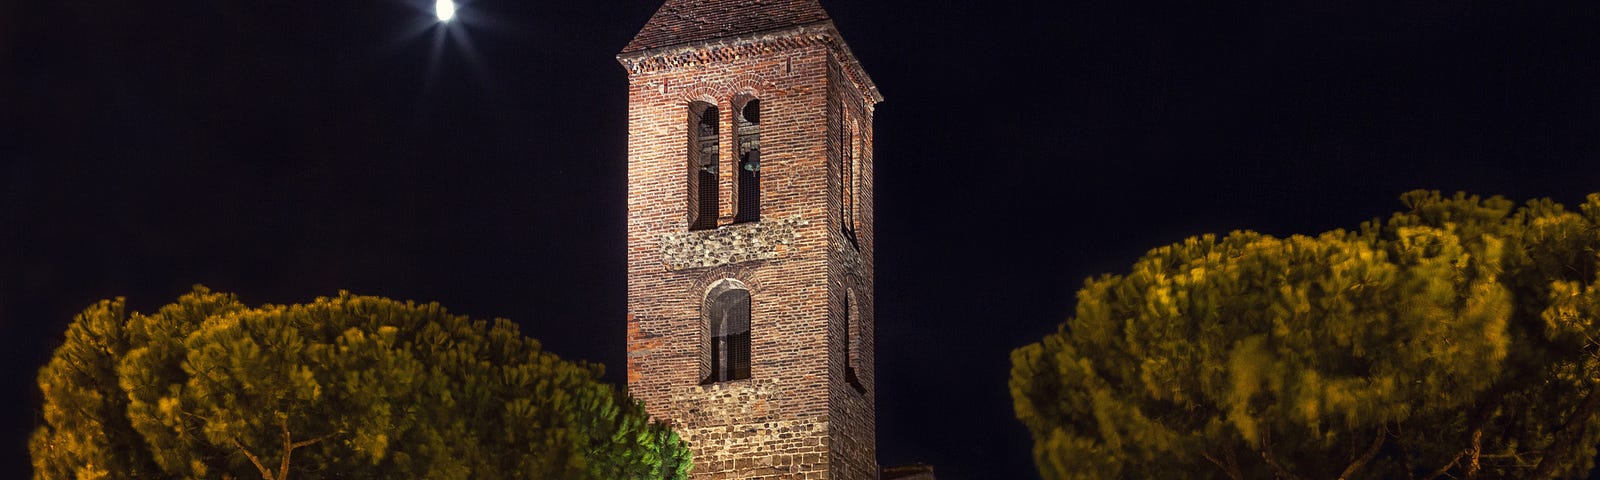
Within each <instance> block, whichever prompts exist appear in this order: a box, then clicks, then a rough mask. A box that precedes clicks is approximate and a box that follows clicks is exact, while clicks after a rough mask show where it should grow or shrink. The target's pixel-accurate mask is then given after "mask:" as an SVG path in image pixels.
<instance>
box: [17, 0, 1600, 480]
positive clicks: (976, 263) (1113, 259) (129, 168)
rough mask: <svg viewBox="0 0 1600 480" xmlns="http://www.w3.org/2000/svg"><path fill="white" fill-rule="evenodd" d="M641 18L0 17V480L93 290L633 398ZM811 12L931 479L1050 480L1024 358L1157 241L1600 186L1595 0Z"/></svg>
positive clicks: (907, 425)
mask: <svg viewBox="0 0 1600 480" xmlns="http://www.w3.org/2000/svg"><path fill="white" fill-rule="evenodd" d="M1392 3H1395V4H1400V3H1403V4H1408V5H1410V6H1400V5H1391V4H1392ZM658 5H659V2H658V1H656V0H629V1H618V0H592V1H568V2H554V1H527V0H523V1H512V0H476V1H469V2H467V3H465V4H464V5H463V6H462V7H461V8H462V9H461V13H460V22H459V24H457V25H455V26H454V27H452V28H453V30H452V32H451V34H450V35H449V36H448V37H447V38H446V39H445V41H444V42H443V43H440V44H435V43H434V39H435V38H436V36H435V35H434V33H435V32H434V31H433V30H429V29H430V28H433V27H432V26H431V25H432V18H431V17H429V11H428V10H427V8H428V7H429V5H428V4H426V3H425V2H423V1H422V0H361V1H356V0H347V1H300V2H290V1H283V0H175V1H159V2H134V1H127V0H123V1H114V0H72V1H54V0H50V1H43V0H40V1H22V0H17V1H0V225H3V227H0V282H3V283H0V287H3V288H0V342H3V343H0V362H3V364H4V365H6V367H5V368H3V369H0V407H4V408H0V411H4V412H7V413H5V414H3V415H0V477H5V478H23V477H24V476H26V474H27V472H28V466H27V458H26V448H25V444H26V437H27V434H28V432H29V431H30V429H31V428H32V427H33V425H35V423H36V422H38V419H39V418H40V416H39V394H38V391H37V388H36V387H35V385H34V382H33V379H34V375H35V372H36V371H37V369H38V368H39V366H41V365H43V363H44V362H45V361H46V360H47V359H48V357H49V352H50V350H51V349H52V348H54V346H55V345H56V344H58V343H59V342H60V341H61V335H62V332H63V331H64V328H65V325H66V323H67V322H68V321H69V320H70V319H71V316H72V315H73V314H74V313H76V312H77V311H78V310H80V309H81V308H83V307H84V306H85V305H87V304H89V303H91V302H94V301H96V300H98V299H101V298H106V297H112V296H126V297H128V298H129V300H130V303H131V304H132V305H133V306H134V307H136V308H137V309H139V310H143V311H149V310H151V309H153V308H155V307H157V306H159V305H161V304H164V303H166V302H169V301H171V300H172V299H173V298H175V297H176V296H177V295H180V294H182V293H184V292H185V291H187V290H188V288H189V285H191V284H195V283H203V284H206V285H208V286H210V287H212V288H213V289H217V290H224V291H232V292H237V293H238V294H239V295H240V296H241V297H242V298H243V299H244V300H245V301H246V302H247V303H252V304H259V303H264V302H275V303H283V302H301V301H306V300H309V299H311V298H313V297H315V296H318V295H329V294H333V293H335V292H336V291H337V290H339V289H349V290H352V291H355V292H358V293H364V294H374V295H383V296H389V297H396V298H405V299H416V300H421V301H431V300H436V301H439V302H441V303H443V304H444V305H446V306H447V307H449V308H451V309H452V310H453V311H456V312H459V313H465V314H470V315H473V316H477V317H495V316H502V317H508V318H511V319H514V320H516V321H518V322H519V323H520V324H521V325H522V326H523V327H524V331H525V332H526V333H528V334H529V335H531V336H534V337H537V338H539V339H540V340H542V341H543V342H544V343H545V345H546V346H547V348H548V349H549V350H552V351H554V352H556V353H559V354H561V355H563V356H566V357H568V358H576V359H588V360H592V361H599V362H603V363H605V364H607V365H608V366H612V367H613V368H612V370H611V372H609V373H608V379H609V380H612V381H617V380H619V379H620V377H619V376H618V375H616V374H617V373H618V371H619V369H620V367H621V365H622V361H623V355H624V352H623V344H624V333H623V331H624V328H623V327H624V314H625V312H624V303H625V291H624V274H625V269H624V247H623V241H624V238H623V228H624V213H625V212H624V210H623V209H624V198H623V195H624V192H625V183H624V182H625V174H624V172H625V170H624V166H625V161H626V151H625V150H626V147H625V137H626V126H625V121H626V116H625V115H626V104H625V103H626V90H625V81H626V77H625V74H624V72H623V71H622V69H621V68H620V67H619V66H618V65H617V64H616V62H615V60H614V59H613V57H614V55H615V53H616V52H617V51H618V50H620V49H621V48H622V46H623V45H624V44H625V43H626V42H627V41H628V39H629V38H631V37H632V35H633V34H634V33H635V32H636V31H637V29H638V28H639V27H640V26H642V25H643V24H644V21H645V19H646V18H648V17H649V15H650V14H651V13H652V12H653V11H654V10H655V9H656V7H657V6H658ZM823 5H824V7H826V8H827V9H828V10H829V12H830V13H831V14H832V16H833V17H834V20H835V22H836V24H837V25H838V27H839V30H840V31H841V32H843V34H844V36H845V38H846V39H847V40H848V41H849V43H850V45H851V47H852V48H853V49H854V51H855V52H856V54H857V56H858V57H859V58H860V59H861V61H862V62H863V64H864V65H865V67H866V69H867V71H868V72H869V73H870V74H871V75H872V76H873V77H874V79H875V80H876V81H877V84H878V85H879V86H880V87H881V89H882V91H883V94H884V96H885V97H886V100H885V102H884V103H882V104H880V105H879V106H878V110H877V116H876V122H877V123H876V132H877V135H878V138H877V151H876V161H877V162H878V163H877V166H878V167H877V170H876V171H877V185H876V188H877V189H878V191H877V192H878V194H877V198H878V206H877V208H878V211H877V217H876V218H877V219H878V221H879V222H880V223H879V225H878V229H877V232H878V252H877V254H878V257H877V262H878V264H877V271H878V284H877V295H878V301H877V308H878V311H877V312H876V315H877V323H878V325H877V326H878V332H877V334H878V340H877V345H878V348H879V352H878V359H879V365H878V369H879V376H878V378H879V382H880V383H879V385H878V388H879V392H880V394H879V399H878V401H879V404H878V410H879V413H878V418H879V437H878V438H879V456H880V461H881V462H882V463H884V464H897V463H907V462H913V461H923V462H929V463H932V464H934V465H935V466H936V467H937V469H938V472H939V473H940V477H941V478H947V479H963V478H965V479H990V478H994V479H1010V478H1019V479H1020V478H1034V477H1035V474H1034V473H1033V469H1032V465H1031V461H1030V460H1029V458H1030V457H1029V448H1030V442H1029V440H1028V438H1027V435H1026V432H1025V431H1024V430H1023V428H1022V427H1021V426H1020V424H1019V423H1017V422H1016V421H1015V420H1014V419H1013V417H1012V411H1011V400H1010V397H1009V393H1008V392H1007V389H1006V380H1007V375H1008V370H1009V358H1008V353H1009V352H1010V350H1011V349H1013V348H1016V347H1018V346H1021V345H1023V344H1025V343H1028V342H1031V341H1034V340H1037V339H1038V338H1039V337H1040V336H1042V335H1044V334H1046V333H1049V332H1051V331H1053V330H1054V329H1055V328H1056V325H1057V324H1058V323H1060V322H1061V321H1062V320H1064V319H1065V318H1066V317H1067V316H1068V315H1069V314H1070V312H1071V310H1072V307H1073V303H1074V302H1073V294H1074V292H1075V291H1076V289H1077V288H1078V287H1079V286H1080V285H1081V284H1082V282H1083V279H1084V278H1085V277H1086V276H1090V275H1096V274H1099V273H1102V272H1121V271H1125V270H1126V268H1127V266H1128V265H1130V264H1131V263H1132V262H1133V261H1134V260H1135V259H1136V258H1137V257H1138V256H1139V255H1140V254H1141V253H1142V252H1144V251H1145V250H1147V249H1149V248H1151V247H1155V246H1157V245H1161V244H1165V243H1169V242H1173V241H1178V240H1180V239H1182V238H1183V237H1185V236H1188V235H1193V234H1198V233H1203V232H1225V231H1228V230H1232V229H1244V228H1248V229H1255V230H1259V231H1264V232H1267V233H1271V234H1278V235H1287V234H1291V233H1315V232H1320V231H1323V230H1327V229H1332V228H1338V227H1354V226H1355V225H1357V224H1358V223H1360V222H1361V221H1363V220H1366V219H1369V218H1372V217H1375V216H1381V215H1386V214H1387V213H1388V212H1391V211H1393V210H1395V209H1397V208H1398V207H1399V204H1398V202H1397V201H1396V200H1395V199H1396V197H1397V196H1398V195H1399V194H1400V193H1402V192H1404V191H1406V190H1409V189H1413V188H1430V189H1440V190H1446V191H1455V190H1467V191H1470V192H1474V193H1482V194H1502V195H1506V196H1508V197H1511V198H1514V199H1518V200H1521V199H1527V198H1530V197H1545V196H1548V197H1552V198H1554V199H1556V200H1557V201H1560V202H1563V203H1567V204H1569V205H1570V204H1575V203H1578V202H1579V201H1580V200H1581V199H1582V197H1583V195H1584V194H1586V193H1589V192H1594V191H1600V165H1597V163H1596V159H1597V158H1600V155H1597V154H1600V151H1597V150H1600V2H1572V3H1559V2H1515V1H1501V2H1488V1H1433V2H1391V1H1294V0H1281V1H1279V0H1274V1H1249V2H1239V1H1207V2H1193V1H1176V2H1152V1H1145V0H1102V1H1073V0H1062V1H1050V2H976V1H971V0H924V1H916V2H902V1H886V0H874V1H859V0H858V1H845V0H824V2H823Z"/></svg>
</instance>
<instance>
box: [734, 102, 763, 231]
mask: <svg viewBox="0 0 1600 480" xmlns="http://www.w3.org/2000/svg"><path fill="white" fill-rule="evenodd" d="M734 124H735V125H738V134H739V182H738V183H737V184H736V185H737V187H736V188H738V189H739V204H738V205H739V208H738V211H737V212H736V213H735V214H734V218H733V221H734V223H744V222H754V221H758V220H761V100H760V99H754V98H752V99H750V100H749V101H747V102H745V103H744V107H743V108H740V109H739V114H738V115H737V116H736V118H735V119H734Z"/></svg>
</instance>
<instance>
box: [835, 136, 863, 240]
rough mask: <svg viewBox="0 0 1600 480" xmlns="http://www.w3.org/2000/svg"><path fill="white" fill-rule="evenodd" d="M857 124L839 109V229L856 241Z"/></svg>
mask: <svg viewBox="0 0 1600 480" xmlns="http://www.w3.org/2000/svg"><path fill="white" fill-rule="evenodd" d="M858 135H859V134H858V132H856V122H855V121H854V119H852V118H850V116H849V114H848V111H846V110H845V109H843V108H840V109H839V229H840V230H841V231H843V232H844V234H845V237H846V238H849V239H850V240H851V241H855V235H856V156H857V153H858V152H857V151H856V143H857V142H856V138H857V136H858Z"/></svg>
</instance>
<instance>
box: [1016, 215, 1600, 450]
mask: <svg viewBox="0 0 1600 480" xmlns="http://www.w3.org/2000/svg"><path fill="white" fill-rule="evenodd" d="M1402 201H1403V202H1404V203H1405V204H1406V206H1407V207H1408V209H1407V210H1406V211H1403V212H1399V213H1396V214H1395V215H1394V216H1392V217H1391V218H1389V219H1388V220H1387V221H1382V222H1380V221H1372V222H1368V223H1366V224H1363V225H1362V226H1361V228H1359V229H1357V230H1355V231H1344V230H1335V231H1331V232H1326V233H1322V234H1320V235H1316V236H1302V235H1295V236H1291V237H1288V238H1276V237H1272V236H1267V235H1262V234H1259V233H1254V232H1248V231H1237V232H1233V233H1231V234H1228V235H1225V236H1216V235H1201V236H1197V237H1191V238H1188V239H1186V240H1184V241H1182V242H1179V243H1175V244H1172V245H1167V246H1162V247H1158V248H1155V249H1152V250H1150V251H1149V252H1148V253H1147V254H1145V256H1144V257H1143V258H1140V259H1139V260H1138V261H1137V262H1135V263H1134V264H1133V267H1132V269H1130V270H1129V271H1128V272H1127V273H1125V274H1121V275H1106V276H1102V277H1098V278H1093V279H1090V280H1088V281H1087V282H1086V284H1085V285H1084V288H1083V289H1082V290H1080V291H1079V292H1078V305H1077V310H1076V314H1075V315H1074V316H1073V317H1072V318H1070V319H1068V320H1067V321H1066V322H1065V323H1063V324H1062V325H1061V327H1060V330H1059V331H1058V332H1057V333H1055V334H1053V335H1049V336H1046V337H1045V338H1044V340H1043V341H1041V342H1039V343H1035V344H1032V345H1028V346H1025V347H1022V348H1020V349H1018V350H1016V351H1015V352H1013V353H1012V364H1013V368H1012V377H1011V389H1012V396H1013V399H1014V404H1015V408H1016V413H1017V417H1018V419H1020V420H1021V421H1022V422H1023V423H1024V424H1025V425H1026V426H1027V427H1028V429H1029V431H1030V432H1032V434H1033V438H1034V457H1035V460H1036V463H1037V465H1038V467H1039V470H1040V473H1041V474H1042V475H1043V476H1044V478H1046V479H1049V480H1053V479H1064V478H1177V477H1182V478H1206V477H1214V478H1229V477H1240V478H1272V477H1274V476H1277V477H1301V478H1337V477H1338V476H1339V475H1341V474H1348V476H1347V477H1346V478H1406V477H1407V476H1408V475H1407V470H1408V469H1409V470H1410V473H1411V474H1412V475H1415V476H1417V477H1419V478H1420V477H1424V476H1426V475H1427V474H1428V473H1431V472H1434V471H1436V470H1438V469H1440V468H1444V469H1445V470H1446V472H1447V473H1450V474H1454V475H1462V474H1466V473H1468V472H1467V471H1468V469H1469V466H1468V465H1469V463H1473V462H1476V465H1477V466H1476V467H1470V468H1476V469H1478V470H1477V472H1478V473H1479V474H1480V475H1499V476H1510V477H1516V478H1522V477H1530V476H1531V477H1544V478H1548V476H1549V475H1556V474H1566V473H1572V472H1579V471H1583V470H1587V469H1588V468H1589V464H1590V459H1591V458H1592V457H1593V456H1594V453H1595V443H1596V438H1597V437H1600V418H1597V417H1600V416H1597V415H1596V413H1597V412H1600V409H1596V408H1592V407H1591V408H1589V409H1588V410H1585V409H1584V408H1582V405H1583V404H1584V402H1585V400H1586V399H1589V398H1590V395H1591V393H1595V392H1600V390H1597V388H1600V387H1597V378H1600V362H1597V361H1595V358H1596V357H1595V356H1596V352H1597V351H1600V343H1597V339H1600V330H1597V325H1596V323H1597V318H1600V293H1597V291H1600V288H1597V287H1596V280H1597V278H1596V275H1597V272H1600V268H1597V265H1600V253H1597V252H1600V228H1597V225H1600V218H1597V217H1600V195H1591V196H1590V197H1589V199H1588V202H1587V203H1586V204H1585V205H1584V206H1583V208H1582V211H1583V213H1581V214H1580V213H1573V212H1569V211H1566V210H1564V209H1562V208H1561V206H1560V205H1557V204H1555V203H1554V202H1550V201H1548V200H1538V201H1533V202H1529V203H1528V204H1527V205H1526V206H1524V207H1522V208H1520V209H1515V210H1513V205H1512V203H1511V202H1509V201H1506V200H1504V199H1500V198H1498V197H1496V198H1489V199H1482V198H1478V197H1471V196H1467V195H1464V194H1458V195H1456V196H1453V197H1444V196H1441V195H1439V194H1438V193H1437V192H1425V191H1417V192H1411V193H1409V194H1407V195H1405V196H1404V197H1402ZM1594 398H1595V399H1596V400H1597V401H1596V402H1594V403H1600V395H1596V396H1595V397H1594ZM1568 418H1573V419H1574V420H1573V421H1572V422H1567V421H1566V419H1568ZM1569 424H1570V425H1569ZM1475 434H1476V435H1477V438H1478V442H1477V443H1474V441H1473V438H1474V436H1475ZM1569 439H1570V440H1569ZM1474 445H1476V447H1475V448H1474ZM1463 452H1467V453H1463ZM1502 459H1505V460H1502ZM1540 462H1543V463H1545V464H1547V465H1544V466H1540V465H1539V463H1540Z"/></svg>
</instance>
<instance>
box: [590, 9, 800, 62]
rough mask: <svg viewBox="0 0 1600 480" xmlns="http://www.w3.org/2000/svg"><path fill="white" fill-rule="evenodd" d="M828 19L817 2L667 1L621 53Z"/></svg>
mask: <svg viewBox="0 0 1600 480" xmlns="http://www.w3.org/2000/svg"><path fill="white" fill-rule="evenodd" d="M827 20H831V19H830V18H829V17H828V13H827V12H826V11H824V10H823V9H822V4H821V3H819V1H818V0H666V2H664V3H662V4H661V8H660V9H657V10H656V13H655V14H654V15H651V16H650V20H649V21H646V22H645V24H644V27H643V28H640V29H639V34H638V35H635V36H634V37H633V40H632V41H629V42H628V45H627V46H625V47H623V48H622V52H621V53H632V52H638V51H643V50H650V49H655V48H660V47H666V46H672V45H680V44H685V43H694V42H702V41H706V40H712V39H717V38H723V37H732V36H738V35H742V34H746V33H753V32H759V31H766V30H777V29H781V28H786V27H792V26H798V25H806V24H811V23H817V22H821V21H827Z"/></svg>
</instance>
